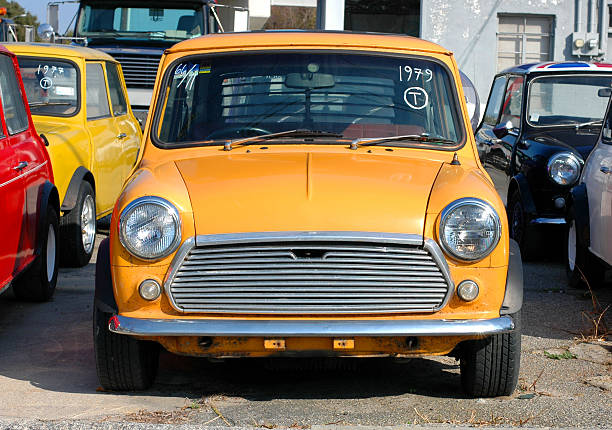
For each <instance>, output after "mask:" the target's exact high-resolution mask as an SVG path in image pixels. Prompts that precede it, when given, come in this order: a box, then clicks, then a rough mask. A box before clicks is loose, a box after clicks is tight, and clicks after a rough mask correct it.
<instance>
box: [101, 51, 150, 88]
mask: <svg viewBox="0 0 612 430" xmlns="http://www.w3.org/2000/svg"><path fill="white" fill-rule="evenodd" d="M111 55H112V56H113V57H114V58H115V59H116V60H117V61H119V63H121V69H122V70H123V77H124V78H125V85H126V86H127V87H128V88H146V89H152V88H153V85H154V84H155V77H156V75H157V68H158V66H159V60H160V59H161V55H142V54H124V53H117V52H112V53H111Z"/></svg>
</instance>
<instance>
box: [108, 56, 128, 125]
mask: <svg viewBox="0 0 612 430" xmlns="http://www.w3.org/2000/svg"><path fill="white" fill-rule="evenodd" d="M106 76H107V78H108V90H109V92H110V99H111V105H112V107H113V115H115V116H119V115H125V114H126V113H127V102H126V101H125V94H123V87H122V86H121V80H120V79H119V68H118V67H117V65H116V64H115V63H106Z"/></svg>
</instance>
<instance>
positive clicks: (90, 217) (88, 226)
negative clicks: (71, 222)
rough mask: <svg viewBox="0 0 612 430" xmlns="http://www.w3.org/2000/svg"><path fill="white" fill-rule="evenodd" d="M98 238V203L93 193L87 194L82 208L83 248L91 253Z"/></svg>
mask: <svg viewBox="0 0 612 430" xmlns="http://www.w3.org/2000/svg"><path fill="white" fill-rule="evenodd" d="M95 238H96V203H95V202H94V199H93V197H92V196H91V195H89V194H88V195H87V196H85V200H83V207H82V208H81V240H82V241H83V249H84V250H85V253H87V254H89V253H90V252H91V251H92V250H93V247H94V241H95Z"/></svg>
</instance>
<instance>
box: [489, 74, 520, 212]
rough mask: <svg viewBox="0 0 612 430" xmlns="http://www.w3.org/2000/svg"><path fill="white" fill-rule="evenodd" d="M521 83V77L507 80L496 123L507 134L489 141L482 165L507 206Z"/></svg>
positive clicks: (517, 133)
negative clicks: (506, 131) (505, 130)
mask: <svg viewBox="0 0 612 430" xmlns="http://www.w3.org/2000/svg"><path fill="white" fill-rule="evenodd" d="M523 82H524V78H523V77H522V76H511V77H509V78H508V83H507V84H506V91H505V93H504V99H503V102H502V106H501V113H500V116H499V120H498V123H497V126H498V127H500V126H506V127H507V129H508V133H507V134H506V135H505V136H504V137H502V138H501V139H499V138H496V139H494V140H492V141H491V143H490V148H489V151H488V153H487V156H486V159H485V163H484V165H485V168H486V169H487V171H488V172H489V175H491V178H492V179H493V183H494V184H495V189H496V190H497V193H498V194H499V196H500V197H501V199H502V201H503V202H504V204H507V201H506V199H507V196H508V187H509V185H510V178H511V177H512V176H513V172H512V171H511V162H512V152H513V149H514V146H515V145H516V143H517V140H518V136H519V129H520V126H521V120H522V103H523Z"/></svg>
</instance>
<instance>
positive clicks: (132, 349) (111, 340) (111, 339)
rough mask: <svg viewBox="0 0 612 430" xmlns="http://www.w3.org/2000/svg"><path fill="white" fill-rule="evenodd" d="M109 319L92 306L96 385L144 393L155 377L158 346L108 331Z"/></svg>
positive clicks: (114, 389)
mask: <svg viewBox="0 0 612 430" xmlns="http://www.w3.org/2000/svg"><path fill="white" fill-rule="evenodd" d="M110 317H111V315H110V314H107V313H104V312H102V311H100V310H99V309H98V308H97V306H95V305H94V313H93V336H94V353H95V358H96V371H97V372H98V380H99V381H100V385H102V387H103V388H104V389H105V390H112V391H137V390H146V389H147V388H149V387H150V386H151V385H152V384H153V381H154V380H155V376H156V374H157V367H158V363H159V345H158V344H156V343H155V342H147V341H142V340H137V339H134V338H133V337H131V336H127V335H121V334H117V333H113V332H111V331H110V330H109V329H108V320H109V318H110Z"/></svg>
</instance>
